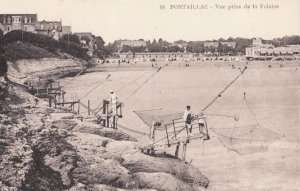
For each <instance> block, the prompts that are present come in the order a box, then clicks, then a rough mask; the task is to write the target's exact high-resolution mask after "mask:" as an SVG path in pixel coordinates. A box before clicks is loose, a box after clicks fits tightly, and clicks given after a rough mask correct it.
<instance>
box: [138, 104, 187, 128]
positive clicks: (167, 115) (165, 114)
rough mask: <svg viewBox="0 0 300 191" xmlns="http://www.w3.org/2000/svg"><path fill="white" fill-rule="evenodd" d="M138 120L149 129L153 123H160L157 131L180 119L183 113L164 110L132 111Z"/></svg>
mask: <svg viewBox="0 0 300 191" xmlns="http://www.w3.org/2000/svg"><path fill="white" fill-rule="evenodd" d="M134 112H135V113H136V114H137V116H139V118H141V119H142V120H143V121H144V122H145V123H146V124H147V125H148V126H149V127H151V126H152V124H153V122H160V123H161V125H160V127H158V128H157V130H163V129H164V128H165V125H166V124H170V123H172V122H173V120H174V119H180V118H182V116H183V112H176V111H172V110H166V109H162V108H160V109H151V110H142V111H134Z"/></svg>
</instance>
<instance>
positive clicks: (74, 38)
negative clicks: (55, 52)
mask: <svg viewBox="0 0 300 191" xmlns="http://www.w3.org/2000/svg"><path fill="white" fill-rule="evenodd" d="M60 40H62V41H67V42H74V43H76V44H80V40H79V37H78V36H77V35H75V34H64V35H63V36H62V37H61V38H60Z"/></svg>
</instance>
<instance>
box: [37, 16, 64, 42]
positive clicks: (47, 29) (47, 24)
mask: <svg viewBox="0 0 300 191" xmlns="http://www.w3.org/2000/svg"><path fill="white" fill-rule="evenodd" d="M35 31H36V33H37V34H43V35H47V36H50V37H52V38H53V39H55V40H59V39H60V37H61V35H62V34H61V33H62V22H61V21H45V20H43V21H37V22H36V24H35Z"/></svg>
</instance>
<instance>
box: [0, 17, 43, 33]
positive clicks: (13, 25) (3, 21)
mask: <svg viewBox="0 0 300 191" xmlns="http://www.w3.org/2000/svg"><path fill="white" fill-rule="evenodd" d="M36 22H37V14H0V29H1V30H2V31H3V33H4V34H6V33H8V32H10V31H13V30H23V31H28V32H35V24H36Z"/></svg>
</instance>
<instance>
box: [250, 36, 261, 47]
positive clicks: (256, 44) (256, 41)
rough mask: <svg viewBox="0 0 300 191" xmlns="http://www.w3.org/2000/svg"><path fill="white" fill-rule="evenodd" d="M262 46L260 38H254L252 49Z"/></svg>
mask: <svg viewBox="0 0 300 191" xmlns="http://www.w3.org/2000/svg"><path fill="white" fill-rule="evenodd" d="M262 44H263V42H262V38H255V39H253V40H252V46H253V47H260V46H261V45H262Z"/></svg>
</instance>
